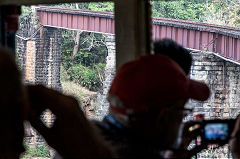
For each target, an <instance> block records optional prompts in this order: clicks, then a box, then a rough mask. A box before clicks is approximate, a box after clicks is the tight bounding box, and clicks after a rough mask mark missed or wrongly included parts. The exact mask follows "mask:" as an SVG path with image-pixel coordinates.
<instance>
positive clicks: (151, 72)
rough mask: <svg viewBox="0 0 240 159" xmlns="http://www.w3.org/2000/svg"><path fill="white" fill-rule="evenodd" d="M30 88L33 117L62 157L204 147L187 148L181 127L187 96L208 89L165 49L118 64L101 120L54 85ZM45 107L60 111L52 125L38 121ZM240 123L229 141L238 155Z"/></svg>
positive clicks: (184, 154)
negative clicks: (91, 116) (87, 114)
mask: <svg viewBox="0 0 240 159" xmlns="http://www.w3.org/2000/svg"><path fill="white" fill-rule="evenodd" d="M28 94H29V105H30V110H29V112H30V117H29V121H30V122H31V124H32V126H33V127H34V128H35V129H36V130H38V131H39V132H40V133H41V134H42V135H43V137H44V138H45V140H46V141H47V142H48V144H49V145H50V146H52V147H53V148H54V149H56V151H57V152H58V153H59V154H60V155H61V156H62V157H63V158H98V157H101V158H102V157H108V158H109V157H120V158H129V157H134V158H136V157H146V158H161V157H163V156H161V151H162V150H169V149H170V150H172V152H173V153H172V156H167V157H176V158H190V157H191V156H192V155H194V154H196V153H197V152H199V150H201V148H202V147H200V148H198V149H197V150H191V151H188V150H187V147H186V146H187V145H188V144H189V142H190V141H181V140H179V139H181V136H182V135H181V131H180V130H181V129H180V127H181V123H182V119H183V115H184V114H183V112H184V105H185V103H186V101H187V100H188V99H189V98H192V99H195V100H200V101H204V100H207V99H208V97H209V95H210V90H209V88H208V86H207V85H206V84H204V83H201V82H198V81H194V80H191V79H189V78H188V77H187V76H186V74H185V73H184V71H183V70H182V69H181V68H180V67H179V65H178V64H177V63H175V62H174V61H173V60H171V59H170V58H169V57H167V56H165V55H147V56H143V57H141V58H139V59H136V60H133V61H131V62H128V63H126V64H124V65H123V66H121V67H120V68H119V69H118V71H117V73H116V76H115V78H114V80H113V82H112V85H111V87H110V90H109V96H108V100H109V102H110V108H109V115H107V116H106V117H105V118H104V120H103V121H102V122H92V123H91V122H90V121H88V120H87V119H86V118H85V117H84V115H83V112H82V111H81V109H80V108H79V105H78V103H77V102H76V100H74V99H73V98H71V97H69V96H65V95H63V94H61V93H58V92H56V91H54V90H51V89H48V88H46V87H43V86H28ZM39 99H41V100H40V101H39ZM45 109H50V110H51V111H52V112H53V113H54V114H55V115H56V121H55V123H54V125H53V127H51V128H47V127H46V126H44V124H42V123H41V121H40V114H41V113H42V111H43V110H45ZM238 120H240V118H239V119H238ZM92 124H95V125H96V126H97V128H98V129H99V130H100V131H99V130H96V127H95V128H94V125H92ZM237 124H238V125H236V126H235V130H234V133H233V134H232V137H233V140H232V142H231V144H232V145H231V146H232V150H233V153H234V156H235V157H236V156H237V157H238V156H239V157H240V155H239V153H240V151H239V147H237V146H238V145H239V141H240V140H239V138H240V135H238V134H239V133H238V132H239V124H240V122H237ZM184 130H185V129H184ZM184 134H185V135H186V134H187V135H189V136H192V139H194V137H196V136H195V134H192V133H191V132H188V133H184ZM182 137H183V138H184V136H182ZM165 157H166V156H165Z"/></svg>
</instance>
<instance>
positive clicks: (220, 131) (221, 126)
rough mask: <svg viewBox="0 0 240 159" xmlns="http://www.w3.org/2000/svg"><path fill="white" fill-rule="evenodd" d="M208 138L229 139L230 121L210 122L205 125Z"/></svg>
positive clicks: (205, 134)
mask: <svg viewBox="0 0 240 159" xmlns="http://www.w3.org/2000/svg"><path fill="white" fill-rule="evenodd" d="M204 132H205V133H204V136H205V138H206V139H207V140H227V139H228V135H229V127H228V123H208V124H206V125H205V127H204Z"/></svg>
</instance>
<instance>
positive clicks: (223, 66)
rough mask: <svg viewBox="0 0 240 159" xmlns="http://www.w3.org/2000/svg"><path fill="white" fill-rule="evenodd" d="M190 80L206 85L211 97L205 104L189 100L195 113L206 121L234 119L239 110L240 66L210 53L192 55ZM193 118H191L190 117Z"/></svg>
mask: <svg viewBox="0 0 240 159" xmlns="http://www.w3.org/2000/svg"><path fill="white" fill-rule="evenodd" d="M190 76H191V78H192V79H196V80H202V81H204V82H205V83H207V84H208V86H209V88H210V90H211V96H210V97H209V99H208V100H207V101H205V102H198V101H195V100H190V104H191V105H192V106H193V107H194V111H195V112H201V113H204V114H205V116H206V118H207V119H215V118H219V119H226V118H235V117H236V116H237V115H238V113H239V108H240V98H239V94H240V89H238V88H240V83H239V80H240V65H237V64H235V63H231V62H228V61H225V60H223V59H221V58H219V57H217V56H215V55H214V54H212V53H203V54H193V65H192V70H191V75H190ZM191 118H193V117H191Z"/></svg>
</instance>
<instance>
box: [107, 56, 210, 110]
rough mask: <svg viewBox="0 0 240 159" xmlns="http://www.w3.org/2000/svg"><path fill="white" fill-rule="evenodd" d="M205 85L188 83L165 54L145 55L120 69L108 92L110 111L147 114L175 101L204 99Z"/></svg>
mask: <svg viewBox="0 0 240 159" xmlns="http://www.w3.org/2000/svg"><path fill="white" fill-rule="evenodd" d="M209 95H210V90H209V88H208V86H207V85H206V84H204V83H201V82H198V81H194V80H190V79H189V77H187V76H186V74H185V73H184V71H183V70H182V69H181V68H180V66H179V65H178V64H177V63H175V62H174V61H173V60H171V59H170V58H169V57H167V56H165V55H160V54H159V55H147V56H143V57H141V58H139V59H137V60H134V61H131V62H128V63H126V64H124V65H123V66H122V67H120V68H119V69H118V71H117V73H116V76H115V78H114V80H113V82H112V85H111V88H110V90H109V96H108V100H109V102H110V109H111V110H112V111H113V112H116V113H120V114H128V112H129V113H135V112H147V111H149V110H156V108H158V107H164V105H166V104H167V103H169V102H171V101H174V100H178V99H188V98H192V99H196V100H200V101H204V100H207V99H208V97H209Z"/></svg>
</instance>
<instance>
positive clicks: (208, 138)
mask: <svg viewBox="0 0 240 159" xmlns="http://www.w3.org/2000/svg"><path fill="white" fill-rule="evenodd" d="M235 121H236V120H235V119H226V120H219V119H218V120H203V121H202V124H201V127H202V129H201V130H202V134H201V138H202V141H203V142H205V143H209V144H220V145H222V144H226V143H228V141H229V139H230V138H231V134H232V131H233V128H234V125H235Z"/></svg>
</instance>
